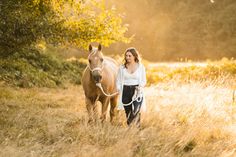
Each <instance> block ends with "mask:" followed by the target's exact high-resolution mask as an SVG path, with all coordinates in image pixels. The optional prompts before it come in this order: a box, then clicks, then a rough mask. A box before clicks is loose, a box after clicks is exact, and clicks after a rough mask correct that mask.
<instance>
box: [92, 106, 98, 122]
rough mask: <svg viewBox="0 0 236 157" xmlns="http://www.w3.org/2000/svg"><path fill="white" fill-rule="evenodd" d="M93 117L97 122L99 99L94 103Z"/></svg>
mask: <svg viewBox="0 0 236 157" xmlns="http://www.w3.org/2000/svg"><path fill="white" fill-rule="evenodd" d="M93 118H94V120H95V122H97V120H98V108H97V101H95V102H94V104H93Z"/></svg>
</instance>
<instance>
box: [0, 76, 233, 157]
mask: <svg viewBox="0 0 236 157" xmlns="http://www.w3.org/2000/svg"><path fill="white" fill-rule="evenodd" d="M222 80H223V78H221V79H219V80H218V81H214V82H189V83H185V84H181V83H177V82H176V81H170V82H168V83H159V84H157V85H155V86H150V87H147V88H146V89H145V93H146V98H147V105H148V111H147V112H146V113H142V128H141V130H139V129H137V128H128V127H127V126H126V125H125V118H124V112H122V111H121V113H120V115H119V118H118V119H117V120H116V122H115V124H113V125H111V124H110V123H109V122H106V123H104V124H101V123H100V122H98V123H96V124H93V125H88V124H87V113H86V109H85V104H84V97H83V91H82V88H81V87H80V86H69V87H68V88H66V89H48V88H32V89H18V88H12V87H7V86H4V85H0V115H1V116H0V128H1V129H0V139H1V140H0V156H4V157H7V156H14V157H22V156H25V157H27V156H29V157H31V156H37V157H38V156H39V157H41V156H42V157H49V156H50V157H51V156H63V157H90V156H97V157H104V156H113V157H120V156H122V157H130V156H134V157H141V156H142V157H143V156H145V157H153V156H160V157H165V156H167V157H172V156H191V157H192V156H196V157H199V156H200V157H201V156H202V157H206V156H207V157H216V156H219V157H231V156H232V157H233V156H236V120H235V119H236V114H235V112H236V109H235V108H236V103H235V102H233V91H234V90H235V80H233V79H232V80H230V79H228V78H226V79H225V80H224V81H222ZM226 80H227V81H226ZM98 105H99V104H98Z"/></svg>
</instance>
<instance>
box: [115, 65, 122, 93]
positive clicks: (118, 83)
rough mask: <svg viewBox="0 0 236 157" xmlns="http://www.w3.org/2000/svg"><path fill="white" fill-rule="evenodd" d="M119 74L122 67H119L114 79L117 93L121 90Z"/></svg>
mask: <svg viewBox="0 0 236 157" xmlns="http://www.w3.org/2000/svg"><path fill="white" fill-rule="evenodd" d="M121 72H122V67H121V66H120V67H119V70H118V74H117V78H116V89H117V90H118V91H120V90H121V81H122V74H121Z"/></svg>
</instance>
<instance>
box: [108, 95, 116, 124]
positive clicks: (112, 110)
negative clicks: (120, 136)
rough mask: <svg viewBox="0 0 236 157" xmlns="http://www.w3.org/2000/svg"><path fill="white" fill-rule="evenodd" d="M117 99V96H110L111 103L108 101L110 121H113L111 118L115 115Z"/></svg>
mask: <svg viewBox="0 0 236 157" xmlns="http://www.w3.org/2000/svg"><path fill="white" fill-rule="evenodd" d="M117 99H118V96H115V97H113V98H111V103H110V104H111V108H110V122H111V123H112V122H113V119H114V116H115V108H116V105H117Z"/></svg>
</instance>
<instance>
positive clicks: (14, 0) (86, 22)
mask: <svg viewBox="0 0 236 157" xmlns="http://www.w3.org/2000/svg"><path fill="white" fill-rule="evenodd" d="M0 19H1V21H0V54H1V55H0V56H8V55H10V54H12V53H14V52H16V51H19V50H21V49H22V48H26V47H29V46H30V45H34V44H35V43H37V42H38V41H40V40H45V41H46V42H47V43H52V44H54V45H61V44H70V45H75V46H77V47H80V48H85V47H86V48H87V45H88V43H90V42H93V41H96V42H101V43H102V44H103V45H105V46H108V45H109V44H111V43H114V42H116V41H123V42H128V41H129V40H130V39H129V38H126V37H124V33H125V32H126V31H127V27H126V26H125V25H123V24H122V19H121V16H120V15H118V14H117V13H116V11H115V10H114V9H110V10H109V9H105V4H104V3H103V1H96V0H83V1H72V0H70V1H66V0H59V1H58V0H34V1H25V0H8V1H1V2H0Z"/></svg>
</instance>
